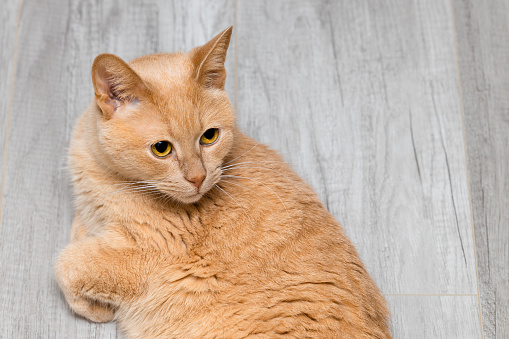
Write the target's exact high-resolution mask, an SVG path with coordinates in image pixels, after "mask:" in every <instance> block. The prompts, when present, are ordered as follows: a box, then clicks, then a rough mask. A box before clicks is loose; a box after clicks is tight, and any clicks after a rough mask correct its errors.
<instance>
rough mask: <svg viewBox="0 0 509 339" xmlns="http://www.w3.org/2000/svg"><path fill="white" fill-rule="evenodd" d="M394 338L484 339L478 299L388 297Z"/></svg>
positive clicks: (471, 297) (466, 297)
mask: <svg viewBox="0 0 509 339" xmlns="http://www.w3.org/2000/svg"><path fill="white" fill-rule="evenodd" d="M387 300H388V302H389V305H390V309H391V312H392V314H393V316H392V326H393V336H394V339H407V338H419V339H437V338H444V339H448V338H464V339H478V338H481V326H480V322H479V321H473V320H475V319H477V318H478V312H477V308H478V307H477V304H478V302H477V296H408V295H405V296H394V295H392V296H387Z"/></svg>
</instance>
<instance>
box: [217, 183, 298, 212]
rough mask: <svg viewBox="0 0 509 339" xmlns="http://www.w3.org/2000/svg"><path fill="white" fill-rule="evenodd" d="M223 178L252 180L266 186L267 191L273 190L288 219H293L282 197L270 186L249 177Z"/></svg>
mask: <svg viewBox="0 0 509 339" xmlns="http://www.w3.org/2000/svg"><path fill="white" fill-rule="evenodd" d="M223 177H227V178H241V179H248V180H252V181H254V182H257V183H259V184H260V185H263V186H265V187H266V188H267V189H269V190H271V192H272V193H274V194H275V195H276V197H277V198H278V199H279V201H281V204H282V205H283V207H284V208H285V211H286V214H287V215H288V219H291V217H290V212H288V209H287V208H286V205H285V203H284V202H283V200H282V199H281V197H280V196H279V194H277V193H276V191H274V190H273V189H272V188H270V187H269V186H267V185H265V184H264V183H263V182H260V181H258V180H255V179H251V178H248V177H241V176H238V175H223Z"/></svg>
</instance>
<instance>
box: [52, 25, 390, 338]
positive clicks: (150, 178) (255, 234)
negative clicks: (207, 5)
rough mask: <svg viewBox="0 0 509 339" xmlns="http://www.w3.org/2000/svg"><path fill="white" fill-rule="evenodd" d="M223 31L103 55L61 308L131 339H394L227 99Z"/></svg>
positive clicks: (79, 137)
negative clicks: (166, 48) (183, 42)
mask: <svg viewBox="0 0 509 339" xmlns="http://www.w3.org/2000/svg"><path fill="white" fill-rule="evenodd" d="M231 34H232V27H230V28H228V29H226V30H225V31H223V32H221V33H220V34H219V35H217V36H216V37H215V38H213V39H212V40H211V41H209V42H208V43H206V44H205V45H203V46H201V47H196V48H194V49H192V50H191V51H190V52H188V53H173V54H154V55H147V56H144V57H140V58H137V59H135V60H132V61H131V62H129V63H126V62H124V61H123V60H122V59H120V58H119V57H117V56H115V55H112V54H101V55H99V56H98V57H97V58H96V59H95V60H94V63H93V66H92V82H93V86H94V91H95V98H94V100H93V101H92V103H91V104H90V106H89V107H88V108H87V109H86V111H85V112H84V114H83V115H82V116H81V118H80V119H79V121H78V122H77V125H76V127H75V129H74V131H73V136H72V140H71V143H70V149H69V164H70V170H71V180H72V184H73V189H74V194H75V209H76V214H75V219H74V222H73V225H72V230H71V240H70V243H69V244H68V245H67V246H66V247H65V248H64V249H63V250H62V251H61V252H60V254H59V256H58V258H57V262H56V265H55V272H56V280H57V282H58V284H59V286H60V288H61V290H62V291H63V294H64V296H65V299H66V300H67V302H68V304H69V306H70V308H71V309H72V310H73V311H74V312H75V313H77V314H78V315H81V316H83V317H85V318H88V319H89V320H91V321H94V322H109V321H113V320H116V321H117V324H118V326H119V327H120V328H121V330H122V331H123V333H124V334H125V336H126V337H127V338H186V339H189V338H279V337H284V338H390V337H391V335H390V330H389V325H388V324H389V312H388V309H387V306H386V302H385V300H384V298H383V297H382V295H381V293H380V291H379V289H378V288H377V286H376V285H375V283H374V282H373V281H372V279H371V277H370V276H369V274H368V273H367V271H366V269H365V267H364V265H363V263H362V262H361V260H360V259H359V257H358V255H357V253H356V250H355V248H354V247H353V245H352V244H351V242H350V241H349V240H348V239H347V237H346V236H345V234H344V232H343V230H342V228H341V226H340V225H339V224H338V222H337V221H336V220H335V219H334V218H333V216H332V215H331V214H330V213H329V212H328V211H327V210H326V209H325V208H324V206H323V205H322V203H321V202H320V201H319V199H318V197H317V195H316V194H315V193H314V192H313V190H312V189H311V188H310V187H309V186H308V185H307V184H306V183H304V182H303V181H302V180H301V179H300V178H299V177H298V176H297V175H296V174H295V173H294V172H293V171H292V170H291V169H290V166H289V165H288V164H287V163H285V162H284V161H283V159H282V158H281V157H280V156H279V155H278V154H277V153H276V152H275V151H273V150H271V149H270V148H269V147H267V146H265V145H262V144H259V143H257V142H256V141H254V140H253V139H251V138H249V137H247V136H246V135H244V134H243V133H242V132H241V131H240V130H239V129H238V127H237V125H236V123H235V115H234V112H233V108H232V105H231V103H230V101H229V99H228V97H227V94H226V92H225V91H224V84H225V79H226V71H225V68H224V62H225V59H226V52H227V49H228V46H229V42H230V37H231Z"/></svg>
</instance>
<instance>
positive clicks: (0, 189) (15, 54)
mask: <svg viewBox="0 0 509 339" xmlns="http://www.w3.org/2000/svg"><path fill="white" fill-rule="evenodd" d="M22 8H23V0H19V3H18V18H17V19H16V32H15V33H14V51H13V53H12V75H11V93H10V95H9V109H8V111H7V123H6V126H5V142H4V157H3V160H2V161H3V163H2V181H1V182H0V185H1V187H0V227H2V206H3V201H4V187H5V172H6V168H7V150H8V144H9V131H10V129H11V115H12V100H13V97H14V83H15V81H16V66H17V62H18V38H19V22H20V19H21V9H22Z"/></svg>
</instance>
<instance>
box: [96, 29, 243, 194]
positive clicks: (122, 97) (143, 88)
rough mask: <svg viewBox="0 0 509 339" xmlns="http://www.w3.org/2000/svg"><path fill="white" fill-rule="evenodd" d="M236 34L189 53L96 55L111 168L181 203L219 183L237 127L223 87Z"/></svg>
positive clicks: (102, 137) (101, 128)
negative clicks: (129, 58) (127, 58)
mask: <svg viewBox="0 0 509 339" xmlns="http://www.w3.org/2000/svg"><path fill="white" fill-rule="evenodd" d="M231 33H232V28H231V27H230V28H228V29H226V30H225V31H223V32H222V33H220V34H219V35H217V36H216V37H215V38H214V39H212V40H211V41H209V42H208V43H206V44H205V45H203V46H200V47H196V48H194V49H193V50H191V51H190V52H188V53H185V54H183V53H173V54H155V55H148V56H145V57H141V58H138V59H135V60H133V61H131V62H130V63H126V62H124V61H123V60H122V59H120V58H119V57H117V56H115V55H112V54H101V55H99V56H98V57H97V58H96V59H95V61H94V64H93V66H92V81H93V84H94V89H95V98H96V103H97V107H98V109H97V110H96V111H97V112H96V114H97V136H98V141H99V149H100V150H99V152H100V153H101V154H100V156H101V159H102V161H103V162H104V164H105V165H106V166H108V167H109V169H110V170H111V171H114V172H116V173H118V174H119V175H121V176H122V177H123V178H124V179H125V180H132V181H143V182H145V183H147V184H148V185H151V187H155V188H157V190H158V191H160V192H162V193H164V194H166V195H168V196H171V197H173V198H174V199H175V200H177V201H180V202H183V203H194V202H196V201H198V200H199V199H200V198H201V197H202V196H203V195H204V194H205V193H206V192H207V191H209V190H210V189H211V188H213V187H214V185H215V184H216V183H217V182H218V181H219V176H220V174H221V169H220V166H221V164H222V163H223V160H224V158H225V157H226V156H227V154H228V153H229V152H230V150H231V147H232V144H233V133H234V128H235V118H234V112H233V109H232V106H231V103H230V101H229V100H228V97H227V94H226V92H225V91H224V83H225V80H226V71H225V68H224V62H225V59H226V51H227V49H228V45H229V42H230V36H231Z"/></svg>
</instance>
